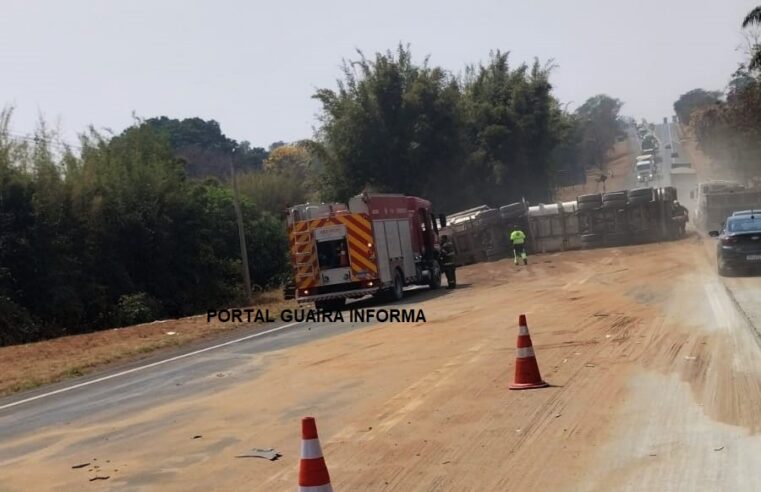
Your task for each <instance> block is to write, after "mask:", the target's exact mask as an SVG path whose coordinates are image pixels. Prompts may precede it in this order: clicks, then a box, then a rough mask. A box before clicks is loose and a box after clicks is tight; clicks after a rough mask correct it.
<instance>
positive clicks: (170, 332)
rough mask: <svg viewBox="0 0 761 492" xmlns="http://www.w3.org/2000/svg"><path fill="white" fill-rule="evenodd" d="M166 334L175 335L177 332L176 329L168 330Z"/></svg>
mask: <svg viewBox="0 0 761 492" xmlns="http://www.w3.org/2000/svg"><path fill="white" fill-rule="evenodd" d="M166 334H167V335H176V334H177V332H176V331H168V332H166Z"/></svg>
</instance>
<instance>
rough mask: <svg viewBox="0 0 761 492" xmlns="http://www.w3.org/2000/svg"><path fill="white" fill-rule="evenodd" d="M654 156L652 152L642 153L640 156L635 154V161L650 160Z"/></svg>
mask: <svg viewBox="0 0 761 492" xmlns="http://www.w3.org/2000/svg"><path fill="white" fill-rule="evenodd" d="M654 157H655V156H653V154H642V155H640V156H637V162H640V161H652V160H653V159H654Z"/></svg>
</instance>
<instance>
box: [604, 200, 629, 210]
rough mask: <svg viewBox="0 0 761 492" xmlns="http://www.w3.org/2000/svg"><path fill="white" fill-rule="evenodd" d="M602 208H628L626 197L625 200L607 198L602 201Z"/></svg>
mask: <svg viewBox="0 0 761 492" xmlns="http://www.w3.org/2000/svg"><path fill="white" fill-rule="evenodd" d="M602 208H607V209H620V208H626V199H623V200H606V201H604V202H602Z"/></svg>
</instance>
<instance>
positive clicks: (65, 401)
mask: <svg viewBox="0 0 761 492" xmlns="http://www.w3.org/2000/svg"><path fill="white" fill-rule="evenodd" d="M463 287H465V286H463ZM449 292H451V291H448V290H447V289H439V290H437V291H435V292H433V291H429V290H428V289H426V288H415V289H412V290H407V291H405V299H404V300H403V301H402V302H400V303H394V304H393V305H392V304H380V303H378V302H377V301H375V300H374V299H367V300H360V301H357V302H354V303H351V304H350V305H349V306H350V307H352V308H362V309H364V308H368V309H370V308H375V309H381V308H383V309H386V308H412V307H415V304H417V303H419V302H421V301H424V300H426V299H430V298H432V297H436V296H440V295H446V294H447V293H449ZM411 303H415V304H411ZM344 318H345V319H346V321H344V322H322V323H289V324H286V323H280V324H273V325H272V326H267V327H266V328H265V329H262V328H261V327H260V326H259V325H257V326H255V327H254V326H252V332H251V333H250V334H248V335H240V334H238V335H237V337H238V338H235V339H228V340H224V339H223V340H219V339H217V340H215V341H214V342H211V343H206V344H205V345H201V346H195V347H193V348H190V349H188V348H186V349H184V350H183V351H181V352H177V353H173V354H170V355H164V356H163V357H161V358H156V359H153V360H151V359H149V360H147V361H141V362H140V363H137V364H133V365H131V366H127V367H120V368H118V369H114V370H110V371H107V372H101V373H99V374H94V375H91V376H87V377H82V378H77V379H73V380H70V381H67V382H65V383H61V384H56V385H50V386H45V387H43V388H39V389H37V390H34V391H30V392H25V393H21V394H17V395H13V396H11V397H6V398H3V399H0V441H3V440H5V439H10V438H13V437H20V436H23V435H30V434H33V433H34V432H35V430H37V429H41V428H44V427H49V426H60V425H68V424H69V423H74V422H77V421H83V420H86V421H88V422H91V423H92V422H97V421H101V420H108V419H113V418H118V417H119V415H128V414H130V413H131V412H135V411H137V410H140V409H142V408H145V407H147V406H151V405H156V404H160V403H162V402H167V401H171V400H174V399H178V398H183V397H186V396H188V395H199V394H207V393H212V392H215V391H221V390H224V389H225V388H227V387H228V386H230V385H234V384H236V381H237V380H239V378H253V377H256V376H257V371H258V366H257V365H252V364H250V362H251V360H252V359H256V358H261V357H265V356H266V354H267V353H268V352H271V351H274V350H280V349H284V348H287V347H291V346H294V345H298V344H303V343H308V342H311V341H314V340H317V339H320V338H325V337H330V336H334V335H338V334H341V333H346V332H349V331H352V330H357V329H363V328H367V327H370V326H372V325H374V324H375V323H368V322H365V323H358V322H350V321H348V319H349V314H348V312H345V313H344ZM254 330H255V331H254ZM18 451H19V450H5V451H0V461H2V460H5V459H10V458H12V457H13V456H6V455H4V454H7V453H15V452H18ZM0 488H1V487H0Z"/></svg>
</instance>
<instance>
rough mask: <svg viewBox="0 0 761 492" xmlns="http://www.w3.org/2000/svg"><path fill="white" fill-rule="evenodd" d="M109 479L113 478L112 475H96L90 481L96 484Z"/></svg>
mask: <svg viewBox="0 0 761 492" xmlns="http://www.w3.org/2000/svg"><path fill="white" fill-rule="evenodd" d="M109 478H111V476H110V475H95V476H94V477H92V478H91V479H90V481H91V482H94V481H96V480H108V479H109Z"/></svg>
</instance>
